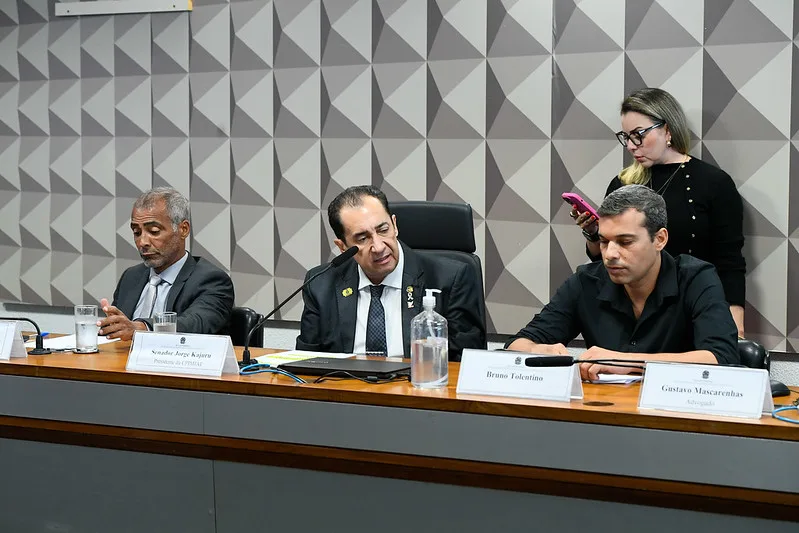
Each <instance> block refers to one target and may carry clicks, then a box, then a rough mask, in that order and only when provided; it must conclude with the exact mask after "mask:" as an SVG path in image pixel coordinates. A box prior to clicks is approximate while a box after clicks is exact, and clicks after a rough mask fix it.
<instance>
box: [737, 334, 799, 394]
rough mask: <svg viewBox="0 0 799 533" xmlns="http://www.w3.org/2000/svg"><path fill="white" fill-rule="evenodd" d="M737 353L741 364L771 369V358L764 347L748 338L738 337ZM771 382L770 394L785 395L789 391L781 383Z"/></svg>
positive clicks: (773, 380)
mask: <svg viewBox="0 0 799 533" xmlns="http://www.w3.org/2000/svg"><path fill="white" fill-rule="evenodd" d="M738 355H739V357H740V358H741V364H742V365H744V366H746V367H749V368H765V369H766V370H768V371H769V372H770V371H771V360H770V358H769V353H768V350H766V348H765V347H764V346H763V345H762V344H760V343H757V342H755V341H753V340H750V339H738ZM770 382H771V395H772V396H787V395H788V394H790V393H791V391H790V390H789V389H788V387H786V386H785V385H784V384H783V383H781V382H779V381H777V380H775V379H772V380H770Z"/></svg>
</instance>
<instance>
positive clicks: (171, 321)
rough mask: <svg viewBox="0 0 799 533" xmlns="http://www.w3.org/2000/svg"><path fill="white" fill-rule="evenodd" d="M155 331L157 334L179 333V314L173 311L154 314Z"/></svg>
mask: <svg viewBox="0 0 799 533" xmlns="http://www.w3.org/2000/svg"><path fill="white" fill-rule="evenodd" d="M153 331H154V332H156V333H177V332H178V314H177V313H175V312H173V311H164V312H159V313H154V314H153Z"/></svg>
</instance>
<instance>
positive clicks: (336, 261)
mask: <svg viewBox="0 0 799 533" xmlns="http://www.w3.org/2000/svg"><path fill="white" fill-rule="evenodd" d="M357 253H358V247H357V246H351V247H349V248H347V249H346V250H345V251H343V252H341V254H340V255H339V256H337V257H334V258H333V260H332V261H330V264H331V265H333V268H336V267H338V266H341V265H342V264H344V263H345V262H346V261H347V260H349V259H351V258H352V257H353V256H354V255H355V254H357Z"/></svg>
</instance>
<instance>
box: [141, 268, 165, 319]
mask: <svg viewBox="0 0 799 533" xmlns="http://www.w3.org/2000/svg"><path fill="white" fill-rule="evenodd" d="M160 284H161V276H159V275H158V274H155V273H153V275H152V276H150V281H149V282H148V283H147V287H145V288H144V299H142V304H141V308H140V309H139V314H138V316H136V317H135V318H151V317H152V316H153V309H154V308H155V302H156V300H157V299H158V285H160Z"/></svg>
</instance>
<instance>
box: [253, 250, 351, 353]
mask: <svg viewBox="0 0 799 533" xmlns="http://www.w3.org/2000/svg"><path fill="white" fill-rule="evenodd" d="M357 253H358V247H357V246H351V247H350V248H347V249H346V250H345V251H344V252H342V253H341V254H340V255H338V256H336V257H335V258H333V260H332V261H330V263H328V265H327V266H326V267H325V268H323V269H322V270H320V271H319V272H317V273H316V274H314V275H313V276H311V277H310V278H308V280H306V281H305V283H303V284H302V285H300V286H299V287H298V288H297V290H296V291H294V292H292V293H291V294H289V295H288V296H287V297H286V298H285V299H284V300H283V301H282V302H280V303H279V304H278V306H277V307H275V308H274V309H272V311H270V312H269V314H268V315H266V316H264V317H263V318H262V319H261V320H259V321H258V323H257V324H255V326H253V328H252V329H251V330H250V331H249V333H247V339H246V341H245V342H244V352H243V353H242V355H241V361H240V362H239V366H240V367H245V366H247V365H250V364H252V361H251V359H250V339H251V338H252V336H253V335H254V334H255V332H256V331H258V328H260V327H262V326H263V325H264V323H265V322H266V321H267V319H269V318H270V317H271V316H272V315H274V314H275V313H277V312H278V311H280V308H281V307H283V306H284V305H286V304H287V303H288V302H289V300H291V299H292V298H294V297H295V296H296V295H297V293H298V292H300V291H301V290H303V289H304V288H305V287H306V286H307V285H308V284H309V283H311V282H312V281H313V280H315V279H316V278H318V277H319V276H321V275H322V274H324V273H325V272H327V271H328V270H330V269H331V268H338V267H340V266H341V265H343V264H344V263H346V262H347V261H349V260H350V259H352V258H353V257H354V256H355V254H357Z"/></svg>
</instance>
